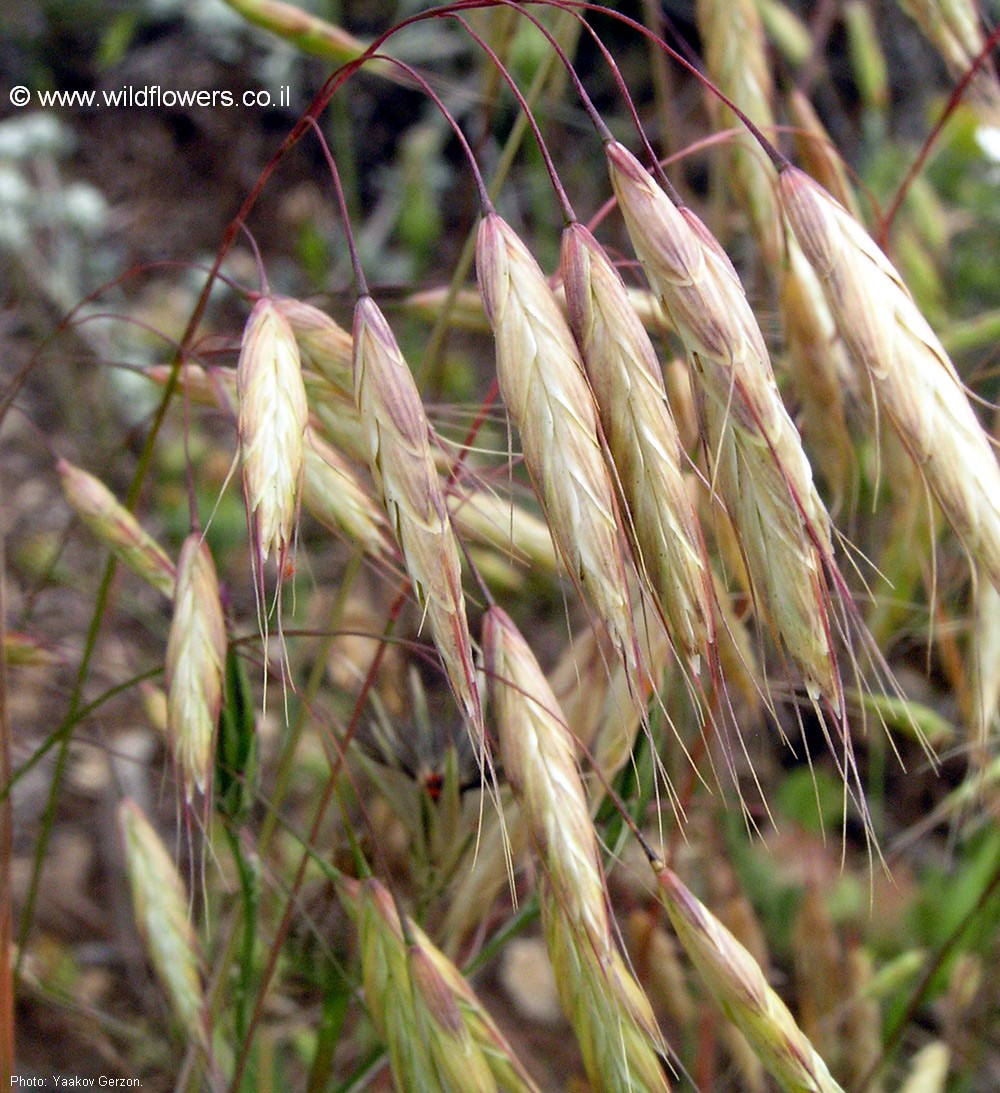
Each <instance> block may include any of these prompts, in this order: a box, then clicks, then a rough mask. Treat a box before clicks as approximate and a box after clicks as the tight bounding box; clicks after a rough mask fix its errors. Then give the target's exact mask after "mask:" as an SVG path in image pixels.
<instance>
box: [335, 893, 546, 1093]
mask: <svg viewBox="0 0 1000 1093" xmlns="http://www.w3.org/2000/svg"><path fill="white" fill-rule="evenodd" d="M337 890H338V893H339V895H340V898H341V901H342V903H343V904H344V907H345V909H346V910H347V912H348V913H349V914H350V915H351V917H352V918H353V919H354V921H355V922H356V924H357V930H358V940H359V946H360V955H361V971H362V979H363V982H364V987H365V997H366V999H367V1001H368V1007H369V1013H370V1015H371V1018H372V1021H373V1023H374V1024H375V1027H376V1029H377V1030H378V1032H379V1035H380V1036H381V1037H382V1038H383V1040H385V1042H386V1045H387V1047H388V1048H389V1057H390V1062H391V1065H392V1071H393V1077H394V1078H395V1080H396V1082H397V1083H398V1086H399V1088H400V1089H404V1090H414V1091H415V1093H416V1091H418V1090H419V1091H423V1090H432V1089H433V1090H435V1091H437V1090H441V1091H442V1093H448V1091H452V1090H453V1091H454V1093H466V1091H467V1090H470V1091H474V1093H489V1091H492V1090H503V1091H505V1093H536V1091H537V1087H536V1085H535V1083H534V1082H533V1080H532V1079H531V1077H530V1075H529V1074H528V1073H527V1071H526V1070H525V1069H524V1067H523V1065H522V1064H521V1062H520V1061H519V1060H518V1058H517V1057H516V1056H515V1054H514V1052H513V1051H512V1050H511V1047H510V1045H509V1044H508V1042H507V1040H506V1038H505V1037H504V1036H503V1034H502V1033H501V1032H500V1030H499V1028H498V1027H497V1025H496V1023H495V1022H494V1021H493V1019H492V1018H491V1017H490V1015H489V1013H488V1011H487V1010H486V1009H485V1008H484V1006H483V1005H482V1003H481V1002H480V1000H479V998H478V997H477V996H476V994H475V992H474V991H473V990H472V987H471V986H470V985H469V983H468V981H467V980H466V979H465V977H464V976H463V975H462V973H461V972H460V971H459V970H458V968H456V967H455V965H454V964H453V963H452V962H451V961H450V960H449V959H448V958H447V957H446V956H445V954H444V953H442V952H441V950H440V949H438V948H437V947H436V946H435V945H434V944H433V943H432V942H431V941H430V939H429V938H428V937H427V935H426V934H425V933H424V932H423V931H422V930H421V929H420V927H419V926H417V924H416V923H415V922H412V921H410V920H407V922H406V931H405V933H404V930H403V924H402V923H401V922H400V918H399V913H398V911H397V909H396V905H395V903H394V902H393V899H392V895H391V894H390V892H389V891H388V889H386V888H385V886H384V885H383V884H381V882H379V881H378V880H376V879H374V878H372V879H369V880H367V881H363V882H358V881H355V880H350V879H348V878H343V879H342V880H341V881H340V882H339V883H338V885H337Z"/></svg>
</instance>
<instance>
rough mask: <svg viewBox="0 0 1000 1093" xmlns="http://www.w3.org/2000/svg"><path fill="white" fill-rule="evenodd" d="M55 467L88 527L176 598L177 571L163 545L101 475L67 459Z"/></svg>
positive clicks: (160, 589) (157, 585)
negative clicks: (101, 478)
mask: <svg viewBox="0 0 1000 1093" xmlns="http://www.w3.org/2000/svg"><path fill="white" fill-rule="evenodd" d="M56 470H57V471H58V472H59V479H60V482H61V483H62V488H63V493H64V494H65V495H66V500H67V501H68V502H69V503H70V505H71V506H72V508H73V511H74V512H75V513H76V514H77V516H79V517H80V519H81V520H82V521H83V522H84V524H86V526H87V527H88V529H89V530H90V531H91V532H93V534H94V535H96V536H97V538H98V539H100V540H101V542H102V543H106V544H107V545H108V546H109V547H110V548H111V550H112V551H114V553H115V555H116V556H117V557H118V559H119V560H120V561H122V562H123V563H124V564H125V565H127V566H128V567H129V569H131V570H132V571H133V572H135V573H138V575H139V576H140V577H142V578H143V580H145V581H147V582H148V583H149V584H151V585H152V586H153V587H154V588H156V589H158V590H159V591H160V592H162V593H163V594H164V596H167V597H168V598H170V599H173V596H174V582H175V578H176V575H177V571H176V569H175V568H174V563H173V562H172V561H171V560H170V559H169V558H168V557H167V553H166V551H165V550H164V549H163V547H161V546H160V544H159V543H157V542H156V540H155V539H153V537H152V536H151V535H149V534H148V533H147V532H146V531H144V530H143V528H142V526H141V525H140V524H139V521H138V520H136V518H135V517H134V516H133V515H132V513H130V512H129V511H128V509H127V508H125V506H124V505H121V504H119V502H118V500H117V498H116V497H115V495H114V494H113V493H112V492H111V491H110V490H109V489H108V487H107V486H105V485H104V483H103V482H101V481H100V479H97V478H95V477H94V476H93V475H92V474H88V473H87V472H86V471H85V470H81V468H80V467H76V466H74V465H73V464H72V463H69V462H68V461H67V460H65V459H60V460H59V462H58V463H57V464H56Z"/></svg>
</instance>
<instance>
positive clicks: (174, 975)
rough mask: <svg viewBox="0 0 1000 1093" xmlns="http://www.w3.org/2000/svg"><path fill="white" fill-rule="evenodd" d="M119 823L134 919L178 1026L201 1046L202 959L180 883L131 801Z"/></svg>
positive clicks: (125, 804) (204, 1040)
mask: <svg viewBox="0 0 1000 1093" xmlns="http://www.w3.org/2000/svg"><path fill="white" fill-rule="evenodd" d="M118 825H119V829H120V830H121V833H122V842H123V844H124V847H125V869H126V872H127V873H128V880H129V887H130V889H131V892H132V906H133V908H134V910H135V920H136V924H137V926H138V927H139V933H140V934H141V935H142V939H143V941H144V942H145V944H146V951H147V952H148V953H149V957H150V961H151V962H152V965H153V968H154V970H155V971H156V975H157V978H158V979H159V981H160V984H161V985H162V987H163V989H164V991H165V992H166V995H167V998H168V999H169V1001H170V1007H171V1009H172V1010H173V1013H174V1016H175V1017H176V1018H177V1023H178V1024H179V1025H180V1026H181V1027H182V1028H183V1029H184V1031H185V1032H186V1033H187V1034H188V1035H189V1036H191V1037H193V1038H194V1039H195V1040H196V1041H198V1042H199V1043H201V1044H202V1045H203V1046H205V1045H206V1044H207V1037H206V1033H205V1024H204V1016H203V1003H204V994H203V991H202V982H201V958H200V957H199V955H198V943H197V939H196V937H195V932H194V927H193V926H192V925H191V919H190V911H189V909H190V901H189V899H188V895H187V892H186V891H185V890H184V882H183V881H182V880H181V877H180V874H179V873H178V872H177V867H176V866H175V865H174V863H173V860H172V859H171V857H170V855H169V854H168V853H167V851H166V848H165V847H164V845H163V843H162V841H161V840H160V837H159V835H157V833H156V832H155V831H154V830H153V828H152V826H151V825H150V823H149V821H148V820H147V819H146V817H145V816H144V815H143V812H142V809H140V808H139V806H138V805H137V804H136V803H135V802H134V801H131V800H124V801H122V802H121V804H120V805H119V806H118Z"/></svg>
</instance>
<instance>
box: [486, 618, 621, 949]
mask: <svg viewBox="0 0 1000 1093" xmlns="http://www.w3.org/2000/svg"><path fill="white" fill-rule="evenodd" d="M483 657H484V662H485V666H486V672H487V674H488V676H489V678H490V682H491V694H492V697H493V708H494V710H495V715H496V725H497V737H498V740H499V744H500V754H501V756H502V758H503V767H504V773H505V774H506V776H507V781H508V782H509V783H510V786H511V788H512V789H513V791H514V794H515V796H516V797H517V799H518V801H519V802H520V804H521V811H522V813H523V815H524V819H525V822H526V824H527V826H528V832H529V835H530V838H531V842H532V844H533V845H534V847H535V850H536V851H537V853H538V855H539V857H540V858H541V859H542V862H543V865H544V868H545V872H546V875H547V877H548V879H549V883H550V884H551V886H552V892H553V897H554V898H555V900H556V901H557V902H558V903H559V905H560V907H561V908H562V909H563V913H564V914H565V915H566V917H567V918H568V919H569V920H570V921H571V922H572V923H573V925H574V927H575V928H576V929H577V930H579V932H580V934H581V937H582V938H584V939H585V940H584V941H583V942H582V943H583V944H589V945H591V946H592V947H594V948H595V950H596V951H597V952H598V953H599V954H601V955H603V954H605V953H606V952H607V951H608V948H609V946H610V936H611V935H610V925H609V922H608V911H607V905H606V902H605V891H604V878H603V876H602V874H601V866H600V860H599V858H598V852H597V835H596V833H595V831H594V825H593V823H592V822H591V819H590V814H589V811H588V808H587V799H586V796H585V794H584V789H583V782H582V780H581V778H580V774H579V771H578V770H577V766H576V745H575V742H574V740H573V737H572V736H571V735H570V732H569V729H568V728H567V726H566V722H565V719H564V717H563V714H562V711H561V710H560V709H559V704H558V702H557V701H556V697H555V695H554V694H553V693H552V688H551V687H550V686H549V684H548V681H547V680H546V678H545V676H544V675H543V674H542V670H541V669H540V668H539V667H538V662H537V661H536V660H535V657H534V654H533V653H532V652H531V650H530V649H529V648H528V645H527V643H526V642H525V640H524V638H523V637H522V636H521V634H520V632H519V631H518V629H517V627H516V626H515V625H514V623H513V622H512V621H511V619H510V618H509V617H508V616H507V615H506V613H505V612H504V611H502V610H501V609H500V608H499V607H491V608H490V609H489V611H487V613H486V616H485V618H484V619H483Z"/></svg>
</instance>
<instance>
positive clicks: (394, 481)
mask: <svg viewBox="0 0 1000 1093" xmlns="http://www.w3.org/2000/svg"><path fill="white" fill-rule="evenodd" d="M354 389H355V395H356V398H357V404H358V410H359V412H360V414H361V420H362V422H363V423H364V426H365V428H366V430H367V440H368V458H369V466H370V467H371V471H372V475H373V477H374V479H375V484H376V486H377V487H378V490H379V492H380V493H381V495H382V500H383V503H384V505H385V508H386V511H387V512H388V514H389V523H390V525H391V527H392V530H393V533H394V534H395V536H396V540H397V542H398V543H399V546H400V549H401V551H402V553H403V560H404V561H405V563H406V569H407V572H408V573H409V574H410V578H411V580H412V581H413V588H414V591H415V592H416V595H417V598H418V599H419V601H420V603H421V606H422V607H423V609H424V617H425V618H426V620H427V623H428V624H429V626H430V628H431V633H432V635H433V636H434V641H435V643H436V644H437V647H438V652H439V653H440V654H441V659H442V661H443V663H444V668H445V672H446V674H447V676H448V681H449V683H450V684H451V689H452V692H453V693H454V695H455V698H456V700H457V702H458V705H459V709H460V710H461V711H462V714H463V716H464V717H465V719H466V721H467V723H468V725H469V728H470V731H472V732H473V736H474V741H475V742H476V744H477V747H479V748H482V747H485V730H484V727H483V714H482V708H481V705H480V700H479V690H478V686H477V684H476V673H475V664H474V661H473V656H472V639H471V637H470V635H469V624H468V621H467V619H466V615H465V597H464V595H463V593H462V570H461V564H460V562H459V554H458V544H457V541H456V539H455V535H454V532H453V531H452V528H451V522H450V520H449V517H448V509H447V506H446V504H445V499H444V491H443V490H442V488H441V480H440V478H439V477H438V473H437V469H436V468H435V465H434V459H433V456H432V454H431V447H430V425H429V424H428V422H427V416H426V414H425V413H424V408H423V404H422V403H421V401H420V395H419V393H418V391H417V385H416V383H415V382H414V380H413V376H412V374H411V372H410V369H409V367H408V366H407V364H406V361H405V360H404V359H403V355H402V353H401V352H400V349H399V346H398V345H397V344H396V339H395V338H394V337H393V334H392V330H391V329H390V328H389V324H388V323H387V322H386V321H385V317H384V316H383V315H382V312H381V311H379V309H378V307H377V306H376V304H375V301H374V300H372V299H371V297H370V296H362V297H361V299H359V300H358V303H357V307H356V308H355V311H354Z"/></svg>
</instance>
